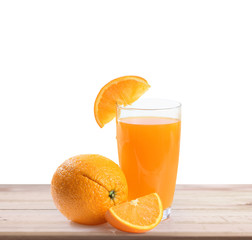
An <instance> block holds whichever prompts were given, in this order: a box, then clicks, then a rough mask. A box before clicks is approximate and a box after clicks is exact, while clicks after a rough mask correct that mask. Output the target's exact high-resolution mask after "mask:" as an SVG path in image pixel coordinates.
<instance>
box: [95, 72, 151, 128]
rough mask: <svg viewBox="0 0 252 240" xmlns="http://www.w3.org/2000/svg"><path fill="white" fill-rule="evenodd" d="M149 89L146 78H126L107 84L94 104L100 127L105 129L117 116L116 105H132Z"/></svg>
mask: <svg viewBox="0 0 252 240" xmlns="http://www.w3.org/2000/svg"><path fill="white" fill-rule="evenodd" d="M149 87H150V85H149V84H148V82H147V81H146V80H145V79H144V78H141V77H137V76H124V77H120V78H116V79H114V80H112V81H110V82H109V83H107V84H106V85H105V86H104V87H103V88H102V89H101V90H100V92H99V93H98V95H97V97H96V100H95V104H94V115H95V119H96V121H97V123H98V125H99V126H100V127H103V126H104V125H105V124H106V123H108V122H110V121H111V120H112V119H113V118H114V117H115V116H116V104H120V105H124V106H126V105H129V104H132V103H133V102H135V101H136V100H137V99H138V98H139V97H141V96H142V95H143V94H144V93H145V92H146V91H147V90H148V88H149Z"/></svg>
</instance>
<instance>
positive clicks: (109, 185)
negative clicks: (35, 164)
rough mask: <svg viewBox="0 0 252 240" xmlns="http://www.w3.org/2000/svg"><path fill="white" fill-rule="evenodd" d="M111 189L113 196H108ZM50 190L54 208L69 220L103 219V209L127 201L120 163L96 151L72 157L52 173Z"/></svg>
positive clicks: (105, 209) (80, 221)
mask: <svg viewBox="0 0 252 240" xmlns="http://www.w3.org/2000/svg"><path fill="white" fill-rule="evenodd" d="M112 190H113V191H114V192H115V197H114V199H111V197H110V196H109V192H110V191H112ZM51 194H52V197H53V200H54V203H55V205H56V207H57V208H58V210H59V211H60V212H61V213H62V214H63V215H64V216H65V217H67V218H68V219H69V220H72V221H74V222H77V223H80V224H87V225H95V224H101V223H104V222H106V220H105V213H106V211H107V210H108V209H109V208H110V207H112V206H115V205H117V204H119V203H122V202H125V201H127V196H128V186H127V182H126V178H125V176H124V174H123V172H122V170H121V169H120V167H119V166H118V165H117V164H116V163H114V162H113V161H111V160H110V159H108V158H105V157H103V156H101V155H96V154H85V155H78V156H75V157H72V158H70V159H68V160H66V161H65V162H63V164H61V165H60V166H59V167H58V168H57V170H56V172H55V173H54V175H53V178H52V182H51Z"/></svg>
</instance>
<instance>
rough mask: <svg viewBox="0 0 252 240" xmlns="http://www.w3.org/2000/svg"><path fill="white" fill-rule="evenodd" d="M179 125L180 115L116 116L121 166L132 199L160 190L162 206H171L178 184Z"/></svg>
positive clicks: (129, 196)
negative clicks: (175, 116) (119, 117)
mask: <svg viewBox="0 0 252 240" xmlns="http://www.w3.org/2000/svg"><path fill="white" fill-rule="evenodd" d="M180 126H181V122H180V120H178V119H174V118H166V117H127V118H121V119H119V120H117V143H118V154H119V161H120V166H121V168H122V170H123V172H124V174H125V176H126V179H127V182H128V187H129V195H128V198H129V200H132V199H136V198H138V197H140V196H144V195H146V194H149V193H153V192H157V193H158V194H159V196H160V198H161V200H162V203H163V207H164V209H165V208H168V207H171V204H172V200H173V195H174V191H175V185H176V177H177V168H178V159H179V145H180Z"/></svg>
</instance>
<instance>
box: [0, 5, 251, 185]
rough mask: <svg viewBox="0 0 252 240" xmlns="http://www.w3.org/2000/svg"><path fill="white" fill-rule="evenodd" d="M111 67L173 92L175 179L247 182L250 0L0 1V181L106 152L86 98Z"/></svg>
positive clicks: (109, 129)
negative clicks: (177, 128) (177, 123)
mask: <svg viewBox="0 0 252 240" xmlns="http://www.w3.org/2000/svg"><path fill="white" fill-rule="evenodd" d="M123 75H139V76H142V77H144V78H146V79H147V80H148V82H149V84H150V85H151V89H150V90H149V91H148V93H146V95H145V97H162V98H168V99H173V100H178V101H181V102H182V104H183V109H182V111H183V113H182V114H183V115H182V139H181V155H180V165H179V173H178V181H177V182H178V183H252V138H251V136H252V124H251V123H252V109H251V103H252V87H251V82H252V1H232V0H228V1H220V0H218V1H215V0H210V1H202V0H200V1H173V2H170V1H167V0H165V1H155V0H153V1H147V0H143V1H136V0H134V1H129V0H127V1H118V0H115V1H109V0H106V1H95V0H92V1H91V0H90V1H62V0H60V1H51V0H49V1H46V0H43V1H34V0H33V1H11V0H9V1H1V2H0V114H1V117H0V163H1V165H0V183H50V181H51V178H52V175H53V173H54V171H55V170H56V168H57V167H58V165H60V164H61V163H62V162H63V161H64V160H65V159H67V158H69V157H71V156H74V155H77V154H81V153H98V154H102V155H104V156H106V157H109V158H111V159H113V160H114V161H115V162H118V156H117V146H116V139H115V121H113V122H111V123H110V124H108V125H106V126H105V127H104V128H103V129H100V128H99V127H98V125H97V123H96V122H95V119H94V115H93V104H94V100H95V98H96V95H97V93H98V91H99V90H100V88H101V87H102V86H103V85H104V84H105V83H107V82H108V81H110V80H112V79H114V78H116V77H120V76H123Z"/></svg>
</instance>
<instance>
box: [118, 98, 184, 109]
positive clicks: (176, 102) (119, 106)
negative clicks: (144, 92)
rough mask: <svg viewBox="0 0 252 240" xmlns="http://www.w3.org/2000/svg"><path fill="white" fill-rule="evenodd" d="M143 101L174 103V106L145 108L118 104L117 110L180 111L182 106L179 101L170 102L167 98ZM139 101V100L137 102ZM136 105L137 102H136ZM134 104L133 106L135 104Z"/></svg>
mask: <svg viewBox="0 0 252 240" xmlns="http://www.w3.org/2000/svg"><path fill="white" fill-rule="evenodd" d="M141 100H142V101H144V100H148V101H163V102H166V103H172V104H174V106H169V107H150V108H144V107H134V106H132V105H126V106H124V105H121V104H118V103H116V108H117V109H120V110H141V111H158V110H159V111H160V110H172V109H179V108H181V106H182V104H181V103H180V102H178V101H174V100H170V99H165V98H143V99H141ZM136 101H138V100H136ZM134 103H135V102H134ZM134 103H132V104H134Z"/></svg>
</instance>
